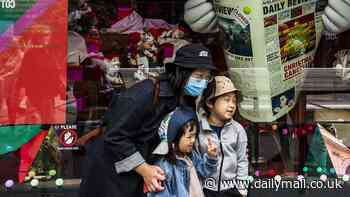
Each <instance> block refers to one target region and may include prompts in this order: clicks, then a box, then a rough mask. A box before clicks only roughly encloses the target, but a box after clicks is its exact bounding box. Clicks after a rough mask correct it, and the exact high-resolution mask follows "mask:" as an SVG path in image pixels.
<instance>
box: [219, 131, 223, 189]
mask: <svg viewBox="0 0 350 197" xmlns="http://www.w3.org/2000/svg"><path fill="white" fill-rule="evenodd" d="M221 132H222V130H221V131H220V134H219V141H220V151H221V155H222V159H221V164H220V172H219V183H218V192H220V191H221V173H222V166H223V165H224V151H223V150H222V143H221Z"/></svg>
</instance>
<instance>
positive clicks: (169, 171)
mask: <svg viewBox="0 0 350 197" xmlns="http://www.w3.org/2000/svg"><path fill="white" fill-rule="evenodd" d="M190 159H191V160H192V163H193V165H194V167H195V168H196V170H197V174H198V177H199V178H200V179H205V178H206V177H208V176H211V175H212V174H213V173H215V171H216V169H217V164H218V162H217V161H218V160H217V158H216V157H214V158H213V157H209V156H208V154H207V153H205V154H203V156H201V155H200V154H198V153H196V152H195V151H192V154H191V156H190ZM155 165H158V166H160V168H162V169H163V170H164V172H165V174H166V180H165V181H164V183H163V184H162V185H163V186H164V190H163V191H161V192H151V193H149V194H148V197H188V196H189V194H188V191H189V183H190V180H189V177H190V175H189V172H188V166H187V164H186V162H185V161H183V160H181V159H177V160H176V164H175V165H173V164H171V163H170V162H169V161H167V160H166V159H164V158H163V159H161V160H159V161H158V162H156V163H155Z"/></svg>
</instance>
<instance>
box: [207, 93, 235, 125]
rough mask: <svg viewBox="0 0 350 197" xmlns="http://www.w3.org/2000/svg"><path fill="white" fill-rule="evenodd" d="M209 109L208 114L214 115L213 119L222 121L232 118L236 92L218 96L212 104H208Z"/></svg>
mask: <svg viewBox="0 0 350 197" xmlns="http://www.w3.org/2000/svg"><path fill="white" fill-rule="evenodd" d="M208 107H209V110H210V112H211V113H210V116H215V119H217V120H219V121H221V122H222V123H224V122H225V121H227V120H230V119H232V117H233V115H234V114H235V112H236V108H237V105H236V94H235V93H234V92H230V93H227V94H224V95H222V96H219V97H218V98H217V99H216V101H215V103H214V105H212V104H210V105H208Z"/></svg>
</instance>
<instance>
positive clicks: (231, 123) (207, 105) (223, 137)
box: [196, 76, 248, 197]
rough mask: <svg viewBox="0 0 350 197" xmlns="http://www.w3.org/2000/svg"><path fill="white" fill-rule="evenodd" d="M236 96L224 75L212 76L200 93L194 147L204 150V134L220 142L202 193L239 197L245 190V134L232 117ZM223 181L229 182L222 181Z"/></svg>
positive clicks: (217, 143)
mask: <svg viewBox="0 0 350 197" xmlns="http://www.w3.org/2000/svg"><path fill="white" fill-rule="evenodd" d="M238 96H239V91H238V89H237V88H236V87H235V85H234V84H233V83H232V81H231V80H230V79H229V78H228V77H225V76H216V77H215V78H214V80H213V81H211V82H210V83H209V84H208V88H207V89H206V90H204V92H203V95H202V100H201V102H200V110H199V111H200V112H199V113H200V114H199V122H200V132H199V135H198V144H196V146H197V149H198V150H199V152H203V151H205V150H206V149H207V147H208V145H209V144H208V143H207V141H208V138H211V139H212V142H211V143H212V144H215V145H220V151H219V154H218V160H219V165H218V166H217V171H216V172H215V173H214V175H213V176H212V178H207V179H206V180H204V184H203V191H204V194H205V196H206V197H212V196H220V197H226V196H227V197H228V196H230V197H239V196H242V195H246V194H247V188H245V187H246V186H245V185H246V183H244V181H246V179H247V177H248V158H247V134H246V132H245V130H244V128H243V127H242V126H241V125H240V124H239V123H238V122H236V121H235V120H233V116H234V114H235V112H236V108H237V100H238ZM209 146H212V145H209ZM227 182H230V183H233V184H225V183H227ZM213 183H214V184H213Z"/></svg>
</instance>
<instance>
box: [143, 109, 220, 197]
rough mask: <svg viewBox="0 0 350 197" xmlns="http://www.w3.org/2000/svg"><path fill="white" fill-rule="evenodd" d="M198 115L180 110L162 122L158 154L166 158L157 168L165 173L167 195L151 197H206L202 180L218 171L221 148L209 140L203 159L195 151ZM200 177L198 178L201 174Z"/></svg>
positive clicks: (153, 196) (164, 192)
mask: <svg viewBox="0 0 350 197" xmlns="http://www.w3.org/2000/svg"><path fill="white" fill-rule="evenodd" d="M197 123H198V122H197V121H196V114H195V112H194V111H193V110H192V109H191V108H189V107H179V108H176V109H175V110H174V111H173V112H171V113H170V114H169V115H168V116H166V117H165V119H164V120H163V121H162V123H161V126H160V128H159V135H160V137H161V139H162V141H161V143H160V144H159V145H158V147H157V148H156V149H155V150H154V152H153V153H154V154H158V155H165V156H164V157H163V158H162V159H160V160H159V161H158V162H157V163H156V165H159V166H160V167H161V168H162V169H163V170H164V172H165V176H166V179H165V181H164V182H163V183H162V186H163V187H164V190H163V191H160V192H151V193H149V195H148V196H149V197H163V196H164V197H175V196H176V197H204V194H203V190H202V186H201V183H200V181H199V177H198V175H199V176H200V177H208V176H210V175H211V174H213V173H214V172H215V170H216V169H217V158H216V154H217V153H216V152H217V148H216V147H215V146H214V145H213V144H212V143H211V141H210V138H208V142H207V143H208V146H207V149H206V151H205V153H204V154H203V155H202V156H201V155H199V154H198V153H196V152H194V151H192V148H193V145H194V142H195V139H196V136H197ZM197 173H198V174H197Z"/></svg>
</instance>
